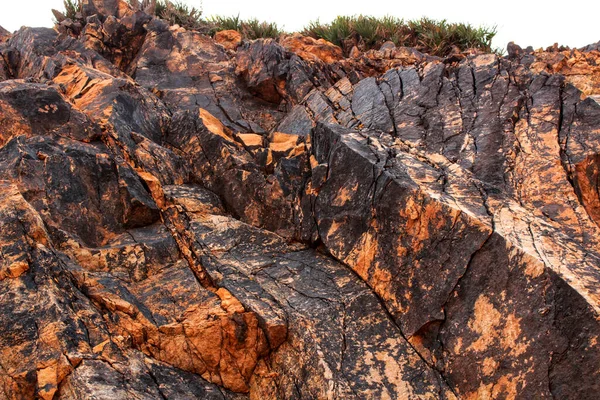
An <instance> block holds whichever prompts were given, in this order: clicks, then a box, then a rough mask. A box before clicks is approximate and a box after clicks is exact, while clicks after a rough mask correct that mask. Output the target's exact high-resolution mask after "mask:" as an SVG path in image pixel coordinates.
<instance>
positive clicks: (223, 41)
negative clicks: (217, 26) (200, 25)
mask: <svg viewBox="0 0 600 400" xmlns="http://www.w3.org/2000/svg"><path fill="white" fill-rule="evenodd" d="M215 41H216V42H217V43H219V44H220V45H221V46H223V47H225V48H226V49H227V50H235V49H237V48H238V46H239V45H240V44H241V43H242V34H241V33H239V32H238V31H234V30H232V29H229V30H226V31H219V32H217V33H215Z"/></svg>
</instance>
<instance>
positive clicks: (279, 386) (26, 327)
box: [0, 0, 600, 399]
mask: <svg viewBox="0 0 600 400" xmlns="http://www.w3.org/2000/svg"><path fill="white" fill-rule="evenodd" d="M83 13H84V14H85V15H84V17H86V18H87V20H86V21H87V22H86V24H85V26H82V27H81V29H79V28H78V29H79V30H77V29H75V30H74V28H73V27H72V26H71V27H66V25H65V24H62V25H61V26H62V28H61V27H60V26H59V27H58V28H57V30H56V31H55V30H52V29H46V28H22V29H21V30H19V31H18V32H16V33H15V34H14V35H11V34H9V33H7V32H4V31H3V30H1V29H0V54H1V57H0V286H1V288H0V306H1V307H2V311H1V312H0V370H1V371H0V398H7V399H29V398H42V399H88V398H94V399H131V398H136V399H247V398H251V399H315V398H327V399H354V398H355V399H364V398H374V399H379V398H381V399H416V398H429V399H438V398H442V399H455V398H465V399H531V398H560V399H593V398H596V397H597V395H596V394H597V393H598V391H599V390H600V386H599V385H600V347H599V346H598V342H599V340H600V338H599V335H600V250H599V249H600V247H599V239H600V227H599V222H600V195H599V194H598V192H599V190H598V187H599V183H598V182H599V178H598V177H599V176H600V172H599V170H600V167H599V165H600V164H599V163H600V105H599V104H598V102H597V101H596V100H594V99H595V98H596V97H595V96H596V95H598V94H600V89H599V88H600V85H598V82H600V79H599V77H600V71H599V70H598V67H597V65H598V64H597V61H598V60H600V53H598V51H597V49H596V48H594V47H593V46H592V47H591V48H587V49H581V50H564V49H550V50H548V51H547V52H541V51H535V52H534V51H529V50H526V51H524V50H522V49H521V48H518V46H516V45H514V46H512V47H511V52H510V56H509V57H506V58H499V57H498V56H496V55H491V54H472V55H466V54H465V55H453V56H452V57H451V58H448V59H439V58H436V57H431V56H428V55H425V54H421V53H418V52H416V51H415V50H413V49H407V48H402V47H399V48H397V47H395V46H388V45H385V46H383V48H382V49H381V50H379V51H375V50H371V51H369V52H366V53H360V52H358V51H357V52H354V53H356V54H353V57H352V58H343V57H342V56H341V51H339V49H338V48H336V47H335V46H333V45H331V44H330V43H327V42H325V41H315V40H311V39H310V38H303V37H302V36H299V35H293V36H288V37H284V38H281V39H279V40H272V39H267V40H257V41H243V42H242V43H237V42H236V44H235V45H234V46H228V47H227V48H226V47H224V46H222V45H221V44H218V43H217V42H215V41H214V40H213V39H211V38H210V37H207V36H203V35H202V34H200V33H198V32H193V31H187V30H185V29H183V28H180V27H177V26H169V25H168V24H167V23H166V22H165V21H162V20H159V19H156V18H153V17H152V16H150V15H147V14H145V13H144V12H141V11H133V10H132V9H131V8H130V7H129V6H128V5H127V4H126V3H125V2H123V1H121V0H111V1H108V0H84V7H83ZM67 28H68V29H67Z"/></svg>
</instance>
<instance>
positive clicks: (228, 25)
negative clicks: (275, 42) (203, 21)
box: [208, 15, 283, 40]
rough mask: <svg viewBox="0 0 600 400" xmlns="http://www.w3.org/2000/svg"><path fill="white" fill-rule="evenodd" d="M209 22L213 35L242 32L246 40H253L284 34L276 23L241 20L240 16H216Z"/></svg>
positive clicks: (252, 19)
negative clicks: (229, 31)
mask: <svg viewBox="0 0 600 400" xmlns="http://www.w3.org/2000/svg"><path fill="white" fill-rule="evenodd" d="M208 22H209V23H210V24H211V33H212V34H215V33H216V32H219V31H225V30H234V31H238V32H240V33H241V34H242V36H243V37H244V38H246V39H251V40H254V39H260V38H277V37H279V36H280V35H281V34H282V33H283V30H282V29H281V28H279V26H277V24H276V23H273V22H264V21H259V20H258V19H256V18H251V19H247V20H241V19H240V16H239V15H237V16H235V17H224V16H214V17H211V18H209V20H208Z"/></svg>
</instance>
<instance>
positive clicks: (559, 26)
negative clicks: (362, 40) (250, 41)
mask: <svg viewBox="0 0 600 400" xmlns="http://www.w3.org/2000/svg"><path fill="white" fill-rule="evenodd" d="M183 1H184V2H185V3H187V4H190V5H193V6H195V7H197V8H198V7H200V6H202V9H203V12H204V15H205V16H210V15H217V14H219V15H228V16H229V15H237V14H238V13H239V14H240V16H241V17H242V18H249V17H256V18H259V19H261V20H268V21H275V22H277V23H278V24H279V25H280V26H281V25H283V27H284V28H285V29H286V30H288V31H295V30H300V29H302V27H303V26H304V25H306V24H307V23H308V22H309V21H311V20H314V19H317V18H319V19H320V20H321V21H322V22H329V21H330V20H332V19H333V18H334V17H335V16H337V15H353V14H365V15H375V16H383V15H386V14H389V15H394V16H397V17H402V18H405V19H414V18H419V17H422V16H427V17H430V18H435V19H446V20H448V21H449V22H469V23H471V24H474V25H487V26H492V25H497V27H498V35H496V38H495V39H494V43H493V45H494V46H495V47H501V48H505V47H506V44H507V43H508V42H509V41H514V42H516V43H517V44H519V45H521V46H522V47H526V46H528V45H531V46H533V47H534V48H538V47H547V46H551V45H552V44H553V43H555V42H558V43H559V44H563V45H567V46H570V47H582V46H585V45H587V44H591V43H595V42H597V41H599V40H600V22H598V21H599V19H598V17H599V15H600V3H598V2H597V0H583V1H577V0H572V1H561V2H560V3H559V2H557V1H552V0H547V1H540V0H504V1H494V2H485V1H481V0H479V1H475V0H447V1H443V0H425V1H418V0H408V1H399V0H395V1H389V0H358V1H356V0H348V1H343V0H342V1H340V0H337V1H327V0H204V1H202V0H183ZM51 8H56V9H58V10H62V9H63V6H62V0H0V26H3V27H4V28H5V29H8V30H9V31H13V30H17V29H18V28H19V27H20V26H22V25H27V26H52V13H51V12H50V9H51Z"/></svg>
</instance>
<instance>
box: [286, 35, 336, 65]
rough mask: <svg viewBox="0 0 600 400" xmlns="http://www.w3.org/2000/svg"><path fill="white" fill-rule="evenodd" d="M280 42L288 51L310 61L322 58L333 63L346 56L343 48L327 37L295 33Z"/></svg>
mask: <svg viewBox="0 0 600 400" xmlns="http://www.w3.org/2000/svg"><path fill="white" fill-rule="evenodd" d="M280 44H281V45H282V46H283V47H284V48H285V49H286V50H288V51H291V52H292V53H295V54H297V55H299V56H300V57H302V58H303V59H305V60H308V61H316V60H320V61H323V62H325V63H332V62H335V61H339V60H341V59H343V58H344V56H343V54H342V49H341V48H340V47H338V46H336V45H334V44H333V43H331V42H328V41H326V40H325V39H318V40H317V39H315V38H312V37H309V36H302V35H301V34H299V33H295V34H293V35H291V36H286V37H284V38H283V39H281V42H280Z"/></svg>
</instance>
